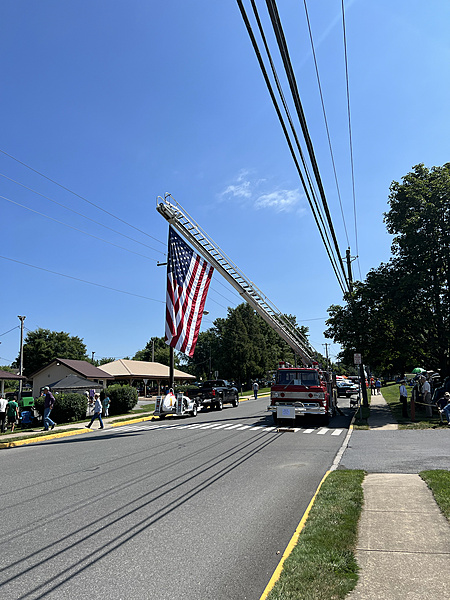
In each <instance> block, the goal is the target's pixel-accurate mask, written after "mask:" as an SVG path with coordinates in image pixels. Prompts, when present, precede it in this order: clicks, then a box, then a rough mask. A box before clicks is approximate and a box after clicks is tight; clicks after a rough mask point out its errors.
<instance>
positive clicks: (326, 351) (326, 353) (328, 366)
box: [322, 343, 330, 371]
mask: <svg viewBox="0 0 450 600" xmlns="http://www.w3.org/2000/svg"><path fill="white" fill-rule="evenodd" d="M322 346H325V356H326V360H327V371H329V370H330V361H329V358H328V346H330V344H328V343H325V344H322Z"/></svg>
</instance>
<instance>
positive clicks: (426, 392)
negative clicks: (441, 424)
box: [422, 377, 433, 417]
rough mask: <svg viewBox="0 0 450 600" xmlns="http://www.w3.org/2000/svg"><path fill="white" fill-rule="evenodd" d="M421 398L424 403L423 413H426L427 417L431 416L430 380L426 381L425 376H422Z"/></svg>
mask: <svg viewBox="0 0 450 600" xmlns="http://www.w3.org/2000/svg"><path fill="white" fill-rule="evenodd" d="M422 398H423V403H424V404H425V411H426V413H425V414H426V415H427V417H432V416H433V409H432V408H431V386H430V382H429V381H427V380H426V379H425V377H424V378H423V383H422Z"/></svg>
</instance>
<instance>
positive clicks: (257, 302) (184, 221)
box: [156, 194, 314, 364]
mask: <svg viewBox="0 0 450 600" xmlns="http://www.w3.org/2000/svg"><path fill="white" fill-rule="evenodd" d="M168 198H171V199H172V200H173V198H172V196H170V194H166V195H165V197H164V198H162V197H161V196H159V197H158V200H161V201H160V202H159V203H158V204H157V206H156V210H157V211H158V212H159V214H160V215H162V216H163V217H164V218H165V219H166V221H168V222H169V224H170V225H172V227H174V228H175V229H176V230H177V231H178V232H179V233H181V235H183V236H184V237H185V238H186V239H187V240H188V242H189V243H190V244H192V246H193V247H194V248H195V249H196V250H197V251H198V252H199V253H200V254H201V255H202V256H203V258H204V259H205V260H207V261H208V262H210V263H211V264H212V265H213V267H214V268H215V269H217V271H218V272H219V273H220V274H221V275H222V276H223V277H225V279H226V280H227V281H228V282H229V283H230V284H231V285H232V286H233V287H234V289H235V290H236V291H237V292H238V293H239V294H240V295H241V296H242V298H243V299H244V300H245V301H246V302H248V304H250V306H251V307H252V308H254V309H255V310H256V312H257V313H258V314H259V315H260V316H261V317H262V318H263V319H264V320H265V321H266V323H268V324H269V325H270V326H271V327H272V328H273V329H274V330H275V331H276V332H277V333H278V335H279V336H280V337H281V338H282V339H283V340H284V341H285V342H287V344H289V346H290V347H291V348H292V350H293V351H294V352H296V353H297V354H299V355H300V357H301V358H302V361H303V362H304V364H311V362H312V361H313V358H312V355H313V353H314V348H312V346H311V345H310V344H309V342H308V341H307V339H306V338H305V337H304V336H303V335H302V334H301V333H300V332H299V331H297V330H296V328H295V327H294V326H293V325H292V323H291V322H290V321H289V320H288V319H287V318H286V316H285V315H283V314H282V313H281V312H280V310H278V308H277V307H276V306H275V305H274V304H273V303H272V302H271V301H270V300H269V299H268V298H267V296H265V295H264V294H263V292H261V290H260V289H259V288H258V287H257V286H256V285H255V284H254V283H253V282H252V281H250V279H249V278H248V277H247V276H246V275H244V273H243V272H242V271H241V270H240V269H239V267H237V266H236V265H235V264H234V263H233V262H232V260H231V259H230V258H229V257H228V256H227V255H226V254H225V253H224V252H223V251H222V250H221V249H220V247H219V246H218V245H217V244H216V243H215V242H214V241H213V240H212V239H211V238H210V237H209V236H208V234H207V233H206V232H205V231H204V230H203V229H202V228H201V227H200V226H199V225H198V223H196V222H195V221H194V219H193V218H192V217H191V216H190V215H189V214H188V213H187V212H186V211H185V210H184V209H183V208H182V206H181V205H180V204H178V202H175V203H174V202H171V201H170V200H168Z"/></svg>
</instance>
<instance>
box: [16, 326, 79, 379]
mask: <svg viewBox="0 0 450 600" xmlns="http://www.w3.org/2000/svg"><path fill="white" fill-rule="evenodd" d="M55 358H70V359H73V360H86V358H87V356H86V346H85V345H84V343H83V340H82V339H81V338H79V337H78V336H71V335H69V334H68V333H65V332H64V331H50V329H42V328H39V329H36V330H35V331H29V332H28V333H27V335H26V337H25V340H24V344H23V372H24V375H26V376H27V375H30V374H31V373H34V372H35V371H38V370H39V369H41V368H42V367H45V365H47V364H48V363H50V362H51V361H52V360H54V359H55ZM19 361H20V357H18V358H17V359H16V361H15V362H14V363H13V366H15V367H16V368H17V367H18V366H19Z"/></svg>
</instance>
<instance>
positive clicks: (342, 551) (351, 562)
mask: <svg viewBox="0 0 450 600" xmlns="http://www.w3.org/2000/svg"><path fill="white" fill-rule="evenodd" d="M363 479H364V472H363V471H348V470H342V471H340V470H338V471H333V472H332V473H330V475H329V476H328V477H327V478H326V479H325V481H324V483H323V484H322V487H321V488H320V490H319V493H318V494H317V497H316V500H315V502H314V504H313V506H312V508H311V511H310V513H309V516H308V519H307V521H306V524H305V527H304V528H303V530H302V532H301V533H300V536H299V539H298V542H297V544H296V546H295V548H294V549H293V551H292V553H291V554H290V555H289V556H288V558H287V559H286V561H285V563H284V566H283V571H282V572H281V575H280V578H279V580H278V581H277V582H276V583H275V585H274V587H273V589H272V591H271V592H270V593H269V595H268V596H267V598H268V600H294V599H295V600H300V599H301V600H324V599H330V600H331V599H333V600H340V599H341V598H345V596H346V595H347V594H348V592H349V591H351V590H352V589H353V588H354V587H355V585H356V582H357V580H358V566H357V563H356V559H355V555H354V549H355V547H356V542H357V536H358V520H359V516H360V513H361V509H362V505H363V490H362V481H363Z"/></svg>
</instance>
